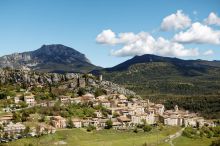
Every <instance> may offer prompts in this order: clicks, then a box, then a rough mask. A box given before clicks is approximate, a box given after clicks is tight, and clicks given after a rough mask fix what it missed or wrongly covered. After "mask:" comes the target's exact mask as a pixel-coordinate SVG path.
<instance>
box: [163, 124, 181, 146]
mask: <svg viewBox="0 0 220 146" xmlns="http://www.w3.org/2000/svg"><path fill="white" fill-rule="evenodd" d="M184 129H185V128H182V129H181V130H180V131H178V132H176V133H175V134H172V135H170V136H169V137H168V139H167V140H166V141H167V142H169V144H170V146H175V145H174V144H173V140H174V139H176V138H178V137H180V136H181V135H182V133H183V130H184Z"/></svg>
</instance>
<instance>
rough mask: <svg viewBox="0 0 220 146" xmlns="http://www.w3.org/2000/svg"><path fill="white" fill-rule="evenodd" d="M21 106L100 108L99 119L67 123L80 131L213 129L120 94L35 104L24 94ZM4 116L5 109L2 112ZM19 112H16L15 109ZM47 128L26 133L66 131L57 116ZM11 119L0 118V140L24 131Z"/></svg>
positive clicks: (189, 115)
mask: <svg viewBox="0 0 220 146" xmlns="http://www.w3.org/2000/svg"><path fill="white" fill-rule="evenodd" d="M13 99H14V103H15V104H18V103H19V102H21V100H20V97H19V96H16V97H13ZM24 102H25V103H26V104H27V105H28V107H26V109H28V108H32V107H35V106H38V107H52V106H54V105H55V103H56V102H60V104H61V106H66V105H68V104H82V103H90V104H92V106H93V107H95V106H101V107H103V108H105V109H107V111H108V113H107V115H106V114H105V115H103V113H102V112H101V111H98V110H97V111H95V112H94V116H93V117H87V118H84V119H80V118H78V117H73V118H72V119H71V122H72V125H73V127H74V128H83V127H85V128H86V127H89V126H93V127H95V129H96V130H101V129H104V128H105V127H106V126H107V125H106V124H107V121H111V126H112V128H113V129H116V130H126V129H133V128H134V127H135V126H137V125H139V124H143V123H147V124H148V125H154V124H157V123H158V122H159V123H162V124H164V125H169V126H182V127H187V126H191V127H202V126H204V125H205V126H210V127H213V126H215V125H214V123H213V122H212V121H208V120H205V119H204V118H203V117H199V116H198V115H197V114H196V113H190V112H189V111H185V110H180V109H179V108H178V105H176V106H175V107H174V109H173V110H166V109H165V107H164V105H162V104H155V103H152V102H150V101H149V100H143V99H139V98H131V99H130V98H127V97H126V96H125V95H123V94H109V95H101V96H98V97H95V96H94V95H93V94H90V93H86V94H85V95H82V96H79V97H76V98H71V97H70V96H60V97H59V100H58V101H50V102H42V103H37V102H36V100H35V96H34V95H33V94H31V93H25V96H24ZM5 110H6V112H9V111H7V110H8V109H5ZM17 110H20V109H17ZM47 118H48V119H49V120H50V124H45V123H39V124H38V125H37V127H29V130H28V133H27V134H29V135H30V136H36V135H39V134H49V133H51V134H53V133H55V132H56V130H57V129H59V128H67V124H68V121H67V119H66V118H64V117H62V116H60V115H57V116H48V117H47ZM12 119H13V115H12V114H5V115H4V116H2V117H1V118H0V124H1V125H2V127H3V128H2V130H1V137H3V136H5V138H6V137H10V136H11V135H13V136H14V137H16V138H19V136H20V133H22V132H24V131H25V130H26V129H27V127H26V126H25V124H23V123H22V122H18V123H13V122H12Z"/></svg>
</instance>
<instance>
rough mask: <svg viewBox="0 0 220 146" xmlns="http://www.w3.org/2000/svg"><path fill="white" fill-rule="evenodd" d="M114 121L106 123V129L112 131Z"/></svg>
mask: <svg viewBox="0 0 220 146" xmlns="http://www.w3.org/2000/svg"><path fill="white" fill-rule="evenodd" d="M112 124H113V123H112V121H111V120H107V121H106V122H105V129H111V128H112Z"/></svg>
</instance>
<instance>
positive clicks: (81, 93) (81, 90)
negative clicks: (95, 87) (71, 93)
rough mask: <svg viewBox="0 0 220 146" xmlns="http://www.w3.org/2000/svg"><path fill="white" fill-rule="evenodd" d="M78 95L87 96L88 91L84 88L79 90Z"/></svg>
mask: <svg viewBox="0 0 220 146" xmlns="http://www.w3.org/2000/svg"><path fill="white" fill-rule="evenodd" d="M77 94H78V95H79V96H82V95H85V94H86V90H85V89H84V88H79V90H78V92H77Z"/></svg>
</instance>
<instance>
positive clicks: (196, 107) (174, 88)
mask: <svg viewBox="0 0 220 146" xmlns="http://www.w3.org/2000/svg"><path fill="white" fill-rule="evenodd" d="M101 73H102V74H103V77H104V79H106V80H110V81H113V82H116V83H118V84H120V85H123V86H125V87H126V88H128V89H131V90H134V91H136V92H137V93H138V94H140V95H142V96H143V97H145V98H150V99H151V100H153V101H155V102H162V103H164V104H165V105H166V107H167V108H172V107H173V106H174V104H178V105H180V106H181V107H183V108H185V109H189V110H192V111H195V112H201V113H202V114H203V115H205V116H206V117H210V118H220V67H219V61H213V62H211V61H202V60H181V59H177V58H168V57H160V56H154V55H143V56H136V57H134V58H132V59H130V60H128V61H126V62H124V63H122V64H119V65H117V66H115V67H113V68H108V69H104V70H101Z"/></svg>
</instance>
